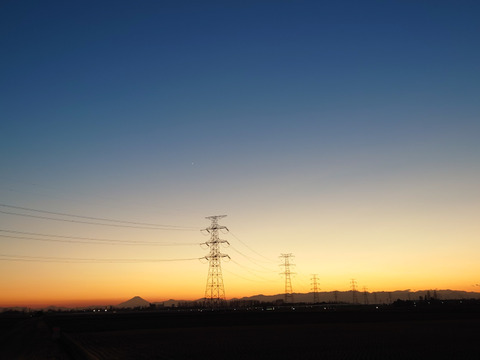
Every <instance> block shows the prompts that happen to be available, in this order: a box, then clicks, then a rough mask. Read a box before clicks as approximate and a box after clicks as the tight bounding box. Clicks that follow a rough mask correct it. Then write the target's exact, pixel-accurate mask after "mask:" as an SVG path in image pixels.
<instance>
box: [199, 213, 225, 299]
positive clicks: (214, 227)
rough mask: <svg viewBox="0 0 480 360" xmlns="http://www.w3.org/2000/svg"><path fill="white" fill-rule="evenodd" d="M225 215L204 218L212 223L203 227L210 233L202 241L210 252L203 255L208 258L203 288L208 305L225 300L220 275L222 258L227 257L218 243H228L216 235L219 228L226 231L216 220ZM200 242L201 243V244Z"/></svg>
mask: <svg viewBox="0 0 480 360" xmlns="http://www.w3.org/2000/svg"><path fill="white" fill-rule="evenodd" d="M226 216H227V215H217V216H208V217H206V218H205V219H208V220H210V221H211V222H212V223H211V225H210V227H208V228H206V229H203V231H207V232H208V233H209V234H210V240H209V241H207V242H205V243H203V244H204V245H207V246H208V247H209V248H210V252H209V253H208V255H206V256H205V259H207V260H208V276H207V287H206V289H205V302H206V304H207V305H209V306H213V307H215V306H219V305H221V304H222V303H223V302H224V301H225V288H224V287H223V276H222V258H225V257H228V258H230V257H229V256H228V255H227V254H222V253H221V252H220V244H224V243H226V244H228V245H230V244H229V243H228V241H227V240H221V239H220V238H219V237H218V231H219V230H226V231H228V229H227V227H226V226H220V225H218V220H220V219H222V218H224V217H226ZM203 244H202V245H203Z"/></svg>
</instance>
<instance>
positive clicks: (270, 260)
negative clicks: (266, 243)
mask: <svg viewBox="0 0 480 360" xmlns="http://www.w3.org/2000/svg"><path fill="white" fill-rule="evenodd" d="M230 234H231V235H232V236H233V237H234V238H235V239H237V240H238V241H240V243H241V244H242V245H243V246H245V247H246V248H247V249H249V250H250V251H251V252H253V253H255V254H257V255H258V256H261V257H262V258H264V259H266V260H268V261H269V262H272V263H276V261H274V260H272V259H269V258H267V257H265V256H263V255H262V254H260V253H259V252H257V251H255V250H253V249H252V248H251V247H250V246H248V245H247V244H246V243H244V242H243V241H242V240H241V239H240V238H239V237H238V236H236V235H235V234H234V233H232V232H231V231H230Z"/></svg>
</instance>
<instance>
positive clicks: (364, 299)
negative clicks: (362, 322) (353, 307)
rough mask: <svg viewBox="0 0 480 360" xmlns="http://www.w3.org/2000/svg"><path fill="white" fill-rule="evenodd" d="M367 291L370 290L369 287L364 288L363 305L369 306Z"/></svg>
mask: <svg viewBox="0 0 480 360" xmlns="http://www.w3.org/2000/svg"><path fill="white" fill-rule="evenodd" d="M367 290H368V289H367V287H366V286H364V287H363V303H364V304H365V305H368V292H367Z"/></svg>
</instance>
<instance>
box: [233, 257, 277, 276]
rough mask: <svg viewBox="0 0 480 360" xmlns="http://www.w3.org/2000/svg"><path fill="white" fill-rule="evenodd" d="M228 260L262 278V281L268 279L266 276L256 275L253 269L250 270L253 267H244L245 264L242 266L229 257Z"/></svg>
mask: <svg viewBox="0 0 480 360" xmlns="http://www.w3.org/2000/svg"><path fill="white" fill-rule="evenodd" d="M230 261H231V262H233V263H234V264H236V265H238V266H240V267H241V268H243V269H245V270H246V271H248V272H249V273H250V274H252V275H254V276H256V277H258V278H259V279H262V280H264V281H270V280H269V279H266V278H264V277H263V276H260V275H257V274H256V273H255V271H252V270H253V269H249V268H248V267H246V266H244V265H242V264H239V263H238V262H236V261H235V260H233V259H230Z"/></svg>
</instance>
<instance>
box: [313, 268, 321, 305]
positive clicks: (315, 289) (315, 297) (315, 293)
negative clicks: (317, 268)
mask: <svg viewBox="0 0 480 360" xmlns="http://www.w3.org/2000/svg"><path fill="white" fill-rule="evenodd" d="M317 276H318V275H317V274H313V275H312V291H313V303H314V304H316V303H318V302H319V301H318V290H320V289H319V288H318V278H317Z"/></svg>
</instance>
